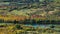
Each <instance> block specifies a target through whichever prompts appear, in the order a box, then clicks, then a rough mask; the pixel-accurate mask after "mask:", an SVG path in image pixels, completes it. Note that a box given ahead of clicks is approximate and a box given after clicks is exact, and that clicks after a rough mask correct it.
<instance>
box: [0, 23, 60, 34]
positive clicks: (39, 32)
mask: <svg viewBox="0 0 60 34" xmlns="http://www.w3.org/2000/svg"><path fill="white" fill-rule="evenodd" d="M54 26H55V27H53V26H52V25H50V26H49V27H43V25H42V26H37V27H34V26H33V25H29V26H26V25H24V24H11V23H10V24H0V34H59V33H60V25H54Z"/></svg>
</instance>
